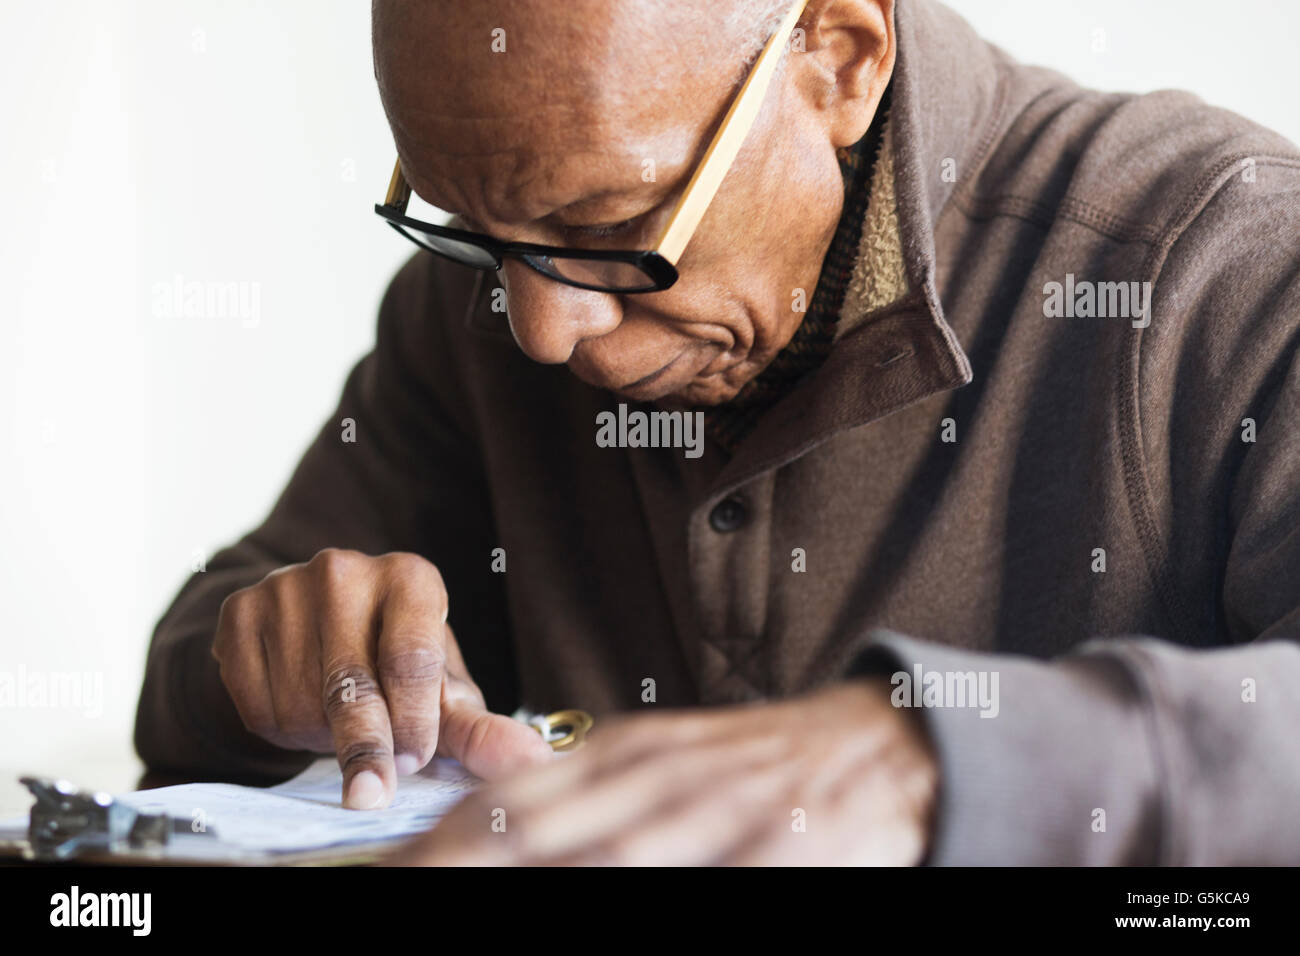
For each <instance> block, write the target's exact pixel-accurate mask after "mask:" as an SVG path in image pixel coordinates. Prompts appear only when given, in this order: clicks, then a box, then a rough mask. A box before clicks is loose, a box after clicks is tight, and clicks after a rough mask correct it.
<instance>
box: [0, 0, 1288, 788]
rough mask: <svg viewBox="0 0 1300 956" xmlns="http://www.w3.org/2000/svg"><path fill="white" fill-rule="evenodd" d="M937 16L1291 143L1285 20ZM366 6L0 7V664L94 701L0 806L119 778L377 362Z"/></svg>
mask: <svg viewBox="0 0 1300 956" xmlns="http://www.w3.org/2000/svg"><path fill="white" fill-rule="evenodd" d="M952 5H953V6H955V7H956V8H957V9H959V10H960V11H961V12H962V13H963V14H964V15H966V16H967V17H968V18H969V19H970V20H971V21H972V22H973V23H974V24H975V26H976V27H977V28H978V29H979V30H980V31H981V32H982V33H983V34H984V35H985V36H987V37H989V38H990V39H992V40H994V41H995V42H997V43H999V44H1000V45H1001V46H1003V47H1004V48H1005V49H1007V50H1009V51H1010V52H1011V53H1012V54H1014V55H1016V56H1018V57H1019V58H1021V59H1023V60H1027V61H1032V62H1037V63H1042V64H1046V65H1050V66H1054V67H1056V68H1058V69H1061V70H1063V71H1065V72H1067V73H1069V74H1071V75H1072V76H1074V77H1076V78H1077V79H1079V80H1080V81H1082V82H1083V83H1085V84H1087V85H1090V86H1095V87H1100V88H1104V89H1116V90H1118V89H1131V90H1143V91H1144V90H1152V89H1159V88H1166V87H1178V88H1184V89H1190V90H1193V91H1194V92H1197V93H1199V94H1200V95H1201V96H1202V97H1204V98H1205V99H1207V100H1209V101H1211V102H1213V103H1216V104H1219V105H1223V106H1227V107H1230V108H1232V109H1235V110H1237V111H1238V112H1241V113H1243V114H1245V115H1247V116H1250V117H1251V118H1253V119H1256V120H1258V121H1260V122H1262V123H1264V124H1266V125H1269V126H1272V127H1274V128H1276V129H1278V130H1280V131H1281V132H1283V133H1285V134H1286V135H1287V136H1289V137H1290V138H1291V139H1292V140H1293V141H1300V107H1297V105H1296V103H1295V99H1294V97H1295V95H1296V89H1297V84H1296V75H1297V73H1296V59H1297V55H1298V52H1300V51H1297V48H1296V46H1295V44H1296V38H1297V36H1300V4H1296V3H1295V2H1293V0H1236V2H1234V3H1231V4H1224V3H1222V2H1219V0H1071V2H1065V0H957V2H954V3H952ZM369 7H370V5H369V3H366V2H364V0H350V2H342V0H338V2H321V0H293V2H289V0H281V2H276V3H272V2H260V3H258V2H251V0H243V2H216V0H206V2H194V0H186V2H177V0H150V2H139V3H128V2H111V0H96V2H88V0H86V2H74V0H42V2H40V3H17V2H7V3H5V4H4V6H3V8H2V9H0V78H2V82H3V89H4V94H3V98H2V99H0V210H2V211H0V544H2V546H3V549H2V550H0V581H3V585H2V590H0V672H9V673H10V674H13V675H15V676H16V675H17V674H18V671H19V669H20V668H26V670H27V672H28V673H31V672H89V673H91V674H94V675H100V679H102V681H103V691H104V699H103V706H102V713H100V714H90V715H88V714H86V713H85V712H84V711H79V710H75V709H66V708H65V709H54V710H51V709H33V708H17V709H15V708H4V707H0V811H5V810H8V811H12V810H15V809H20V808H22V807H23V806H25V801H24V800H23V799H22V797H21V791H20V790H18V789H17V788H16V787H15V786H14V784H13V783H12V782H11V781H12V779H13V777H15V776H16V775H17V773H19V772H31V771H36V772H46V773H63V774H66V775H68V776H71V777H73V778H74V779H76V780H78V781H79V782H83V783H86V784H89V785H95V786H102V787H106V788H130V787H131V786H132V784H133V774H134V772H135V767H134V765H133V764H132V763H131V747H130V731H131V724H132V718H133V714H134V709H135V703H136V695H137V692H138V688H139V681H140V676H141V672H142V666H143V662H144V655H145V647H146V644H147V641H148V637H149V634H150V632H151V630H152V627H153V623H154V621H155V620H156V618H157V617H158V615H159V614H160V613H161V612H162V611H163V609H164V608H165V607H166V605H167V603H168V602H169V600H170V598H171V596H172V595H173V594H174V592H175V590H176V589H177V588H178V587H179V586H180V584H181V583H182V581H183V580H184V578H185V577H186V575H187V573H188V570H189V567H190V564H191V562H192V560H193V556H194V555H195V554H196V553H199V554H210V553H211V552H212V551H213V550H215V549H216V548H217V547H219V546H220V545H222V544H223V543H226V542H228V541H230V540H232V539H233V538H235V537H236V536H238V535H239V534H240V533H242V532H243V531H244V530H246V529H248V528H250V527H252V526H253V525H255V524H256V523H258V522H259V521H260V520H261V518H262V516H263V515H264V514H265V512H266V510H267V509H268V508H269V507H270V505H271V503H272V502H273V500H274V498H275V496H276V494H277V492H278V491H279V489H280V487H281V486H282V485H283V483H284V481H285V480H286V478H287V477H288V474H289V472H290V470H291V468H292V466H293V464H294V462H295V461H296V459H297V457H298V455H299V454H300V453H301V451H302V450H303V448H304V447H305V446H306V444H307V442H308V440H309V439H310V438H311V436H312V435H313V433H314V432H315V431H316V429H317V428H318V427H319V426H320V424H321V422H322V421H323V420H324V417H325V416H326V415H327V414H328V413H329V412H330V411H331V410H332V408H333V405H334V403H335V401H336V399H337V395H338V391H339V388H340V386H341V384H342V381H343V378H344V375H345V374H346V372H347V370H348V368H349V367H350V366H351V364H352V363H353V362H354V361H355V360H356V359H357V358H358V357H360V356H361V355H362V354H363V353H364V352H365V351H366V350H367V348H368V347H369V344H370V342H371V339H372V334H373V321H374V311H375V308H376V306H377V304H378V300H379V296H380V295H381V293H382V291H383V288H384V286H385V284H386V282H387V279H388V277H389V276H390V275H391V273H392V272H393V271H394V269H395V268H396V267H397V265H398V264H399V263H400V262H401V261H402V260H403V259H405V257H406V256H407V255H408V250H407V248H406V246H405V245H404V244H403V243H402V240H399V238H398V237H397V236H396V235H395V234H393V233H392V232H391V231H390V230H389V229H387V228H386V227H384V226H382V225H381V224H380V223H379V222H378V220H377V219H376V217H375V216H374V214H373V212H372V211H371V207H372V205H373V203H374V202H376V201H378V200H379V199H380V198H381V197H382V194H383V191H384V189H385V187H386V186H387V182H388V175H389V172H390V170H391V168H392V162H393V147H392V140H391V137H390V134H389V132H388V128H387V126H386V124H385V121H384V117H383V113H382V111H381V109H380V105H379V100H378V96H377V94H376V92H375V89H374V78H373V73H372V65H371V60H370V40H369ZM1098 30H1101V31H1104V33H1103V34H1102V38H1103V42H1102V44H1101V47H1102V48H1101V50H1100V52H1098V51H1097V50H1095V49H1094V46H1095V45H1096V44H1097V40H1098V36H1099V35H1098V34H1097V32H1096V31H1098ZM432 68H435V69H436V66H433V67H432ZM177 276H180V277H181V281H182V282H187V283H188V282H195V281H197V282H203V283H226V282H236V283H244V284H245V285H244V289H245V290H246V291H248V292H249V293H250V294H251V290H252V289H253V287H254V285H256V288H257V292H258V295H259V301H258V305H259V310H258V314H257V316H256V322H253V321H251V320H250V321H242V320H241V319H240V318H238V317H231V318H218V317H211V316H209V317H206V318H184V317H180V316H168V315H167V314H166V311H165V309H160V308H159V303H158V301H157V290H156V288H155V287H156V286H159V285H161V287H162V288H163V289H166V288H169V287H170V286H171V284H173V283H174V282H175V281H176V277H177Z"/></svg>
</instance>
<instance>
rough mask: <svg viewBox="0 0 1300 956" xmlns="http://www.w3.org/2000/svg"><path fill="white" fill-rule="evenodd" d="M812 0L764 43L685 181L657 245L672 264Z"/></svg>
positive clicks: (801, 3) (801, 0)
mask: <svg viewBox="0 0 1300 956" xmlns="http://www.w3.org/2000/svg"><path fill="white" fill-rule="evenodd" d="M807 3H808V0H796V2H795V4H794V6H792V7H791V8H790V12H789V13H787V14H786V15H785V19H784V20H782V21H781V26H780V27H778V28H777V31H776V33H774V34H773V35H772V38H771V39H770V40H768V41H767V46H765V47H763V52H762V53H760V54H759V56H758V60H757V62H756V63H755V64H754V68H753V69H752V70H750V73H749V76H748V77H746V78H745V84H744V85H743V86H742V87H741V88H740V93H739V94H737V96H736V99H735V102H733V103H732V104H731V109H729V110H727V115H726V116H724V117H723V119H722V125H721V126H720V127H718V132H717V133H716V134H715V135H714V137H713V142H712V143H710V144H709V148H708V151H707V152H706V153H705V154H704V159H703V160H701V162H700V165H699V167H698V168H697V169H696V170H695V175H693V176H692V177H691V181H690V182H689V183H687V184H686V190H685V192H683V193H682V197H681V199H679V200H678V201H677V208H675V209H674V210H673V212H672V216H671V217H669V219H668V224H667V225H666V226H665V227H664V231H663V234H662V235H661V236H660V237H659V242H658V243H657V244H656V247H655V251H656V252H658V253H659V254H660V255H661V256H663V257H664V258H665V259H667V260H668V261H669V262H671V263H672V264H673V265H677V260H678V259H679V258H681V254H682V252H683V251H685V249H686V244H687V243H688V242H689V241H690V239H691V236H692V235H693V234H694V232H695V227H696V226H698V225H699V224H700V220H701V219H703V218H704V212H705V210H707V209H708V208H709V203H711V202H712V201H713V197H714V196H715V195H716V194H717V192H718V187H719V186H721V185H722V180H723V179H724V178H725V177H726V175H727V170H729V169H730V168H731V164H732V162H733V161H734V160H735V158H736V154H737V153H739V152H740V147H741V145H742V144H743V143H744V142H745V137H746V136H748V135H749V130H750V127H751V126H753V125H754V120H755V118H756V117H757V116H758V111H759V110H760V109H761V108H762V106H763V98H764V95H765V94H766V93H767V87H768V84H769V83H771V81H772V74H773V73H774V72H775V70H776V64H777V62H778V61H779V60H780V59H781V54H782V52H783V51H784V49H785V44H786V40H787V39H788V38H789V36H790V34H791V33H792V32H794V28H795V24H797V23H798V22H799V17H800V16H802V15H803V10H804V7H805V6H807Z"/></svg>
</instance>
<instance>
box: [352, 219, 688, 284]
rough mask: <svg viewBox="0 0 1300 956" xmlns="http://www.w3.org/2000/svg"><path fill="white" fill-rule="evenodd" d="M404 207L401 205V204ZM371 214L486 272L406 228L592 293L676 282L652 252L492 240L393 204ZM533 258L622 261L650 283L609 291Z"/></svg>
mask: <svg viewBox="0 0 1300 956" xmlns="http://www.w3.org/2000/svg"><path fill="white" fill-rule="evenodd" d="M403 205H405V203H403ZM375 212H376V213H378V214H379V215H380V216H382V217H383V219H384V220H385V221H386V222H387V223H388V224H389V225H390V226H392V227H393V228H394V229H396V230H397V231H398V232H399V233H401V234H402V235H404V236H405V237H406V238H407V239H410V240H411V241H412V242H414V243H415V244H416V245H418V246H420V247H421V248H424V249H428V251H430V252H433V253H434V254H435V255H440V256H442V257H443V258H446V259H449V260H451V261H452V262H455V263H457V264H458V265H464V266H468V267H469V268H471V269H486V268H487V266H486V265H483V266H476V265H474V264H473V263H469V262H461V261H460V260H458V259H456V258H454V257H452V256H449V255H447V253H445V252H439V251H437V250H434V249H429V247H428V246H427V245H425V244H424V243H423V242H421V241H420V240H419V239H418V238H416V237H415V236H413V235H411V233H409V232H407V231H406V230H407V229H414V230H416V231H417V232H424V233H428V234H429V235H432V236H439V237H441V238H443V239H453V240H455V241H456V242H463V243H466V244H467V245H471V246H474V247H476V248H478V249H482V250H483V251H484V252H486V253H487V254H488V255H490V256H491V257H492V260H493V263H494V268H496V269H500V268H501V265H502V263H503V261H504V260H505V259H507V258H513V259H519V260H520V261H522V262H523V263H524V264H525V265H527V266H529V267H530V268H532V269H534V270H535V271H537V272H540V273H541V274H542V275H544V276H546V278H548V279H554V280H555V281H556V282H563V283H564V284H565V285H571V286H574V287H575V288H578V289H589V290H591V291H593V292H606V293H618V294H628V295H632V294H636V293H643V292H662V291H663V290H664V289H668V288H671V287H672V285H673V283H675V282H676V281H677V277H678V272H677V267H676V266H674V265H673V264H672V263H671V262H669V261H668V260H667V259H665V258H664V257H663V256H662V255H660V254H659V253H658V252H655V251H653V250H623V249H575V248H573V247H572V246H545V245H540V244H538V243H534V242H502V241H501V240H499V239H493V238H492V237H491V236H487V235H484V234H483V233H480V232H470V231H468V230H465V229H453V228H452V227H451V226H435V225H434V224H433V223H431V222H424V221H422V220H420V219H413V218H411V217H410V216H407V215H404V214H403V213H402V212H401V210H399V208H398V207H397V204H395V203H394V204H391V205H380V204H378V203H376V204H375ZM530 256H537V257H543V258H548V259H595V260H598V261H601V262H626V263H628V264H629V265H632V266H635V267H636V268H638V269H640V270H641V272H642V273H644V274H645V276H646V277H647V279H649V281H650V284H649V285H646V286H644V287H640V288H631V289H610V288H609V287H607V286H597V285H591V284H589V283H585V282H579V281H578V280H576V279H570V278H569V277H568V276H564V275H560V274H557V273H555V272H548V271H547V270H545V269H543V268H542V267H541V266H539V265H538V264H537V263H536V262H533V261H532V260H531V259H530V258H529V257H530Z"/></svg>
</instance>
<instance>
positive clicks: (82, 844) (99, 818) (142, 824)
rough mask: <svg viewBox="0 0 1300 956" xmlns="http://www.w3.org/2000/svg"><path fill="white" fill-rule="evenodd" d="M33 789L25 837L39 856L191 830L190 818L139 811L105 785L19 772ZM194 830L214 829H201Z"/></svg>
mask: <svg viewBox="0 0 1300 956" xmlns="http://www.w3.org/2000/svg"><path fill="white" fill-rule="evenodd" d="M20 782H21V783H22V784H23V785H24V786H26V787H27V789H28V790H30V791H31V792H32V796H34V797H35V798H36V803H35V805H33V807H32V812H31V818H30V822H29V823H28V827H27V842H28V845H29V847H30V849H31V853H32V854H33V855H34V856H35V857H36V859H38V860H50V861H56V860H69V859H72V858H74V857H76V856H79V855H81V854H83V853H109V854H117V853H124V852H133V851H134V852H138V851H141V850H145V851H148V850H157V849H161V848H162V847H164V846H166V845H167V844H168V842H169V841H170V839H171V836H172V835H173V834H177V833H185V834H187V835H188V834H190V833H191V832H193V831H192V828H191V825H190V824H191V821H189V820H182V819H178V818H176V817H169V816H167V815H166V814H160V813H141V812H140V811H139V810H137V809H136V808H135V807H132V806H129V805H127V804H125V803H122V802H121V801H120V800H115V799H113V797H112V796H111V795H110V794H107V793H104V792H103V791H91V790H78V789H77V788H76V787H75V786H73V785H72V784H71V783H69V782H68V781H66V780H51V779H47V778H43V777H21V778H20ZM195 835H213V834H212V832H211V831H203V832H201V833H196V834H195Z"/></svg>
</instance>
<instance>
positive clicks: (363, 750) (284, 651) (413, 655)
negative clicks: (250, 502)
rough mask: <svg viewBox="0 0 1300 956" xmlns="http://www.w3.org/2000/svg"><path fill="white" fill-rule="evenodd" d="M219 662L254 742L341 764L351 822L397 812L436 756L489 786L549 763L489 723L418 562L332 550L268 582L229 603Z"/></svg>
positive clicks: (493, 717)
mask: <svg viewBox="0 0 1300 956" xmlns="http://www.w3.org/2000/svg"><path fill="white" fill-rule="evenodd" d="M212 653H213V656H214V657H216V659H217V661H218V662H219V663H220V665H221V680H222V681H223V682H224V684H225V685H226V689H227V690H228V691H229V692H230V696H231V698H232V699H233V700H234V702H235V707H236V708H237V709H238V711H239V716H240V717H241V718H242V719H243V721H244V725H245V726H246V727H248V729H249V730H250V731H252V732H253V733H255V734H258V735H259V736H261V737H264V738H266V739H267V740H269V741H271V743H273V744H276V745H277V746H280V747H286V748H289V749H292V750H315V751H317V752H321V753H331V752H332V753H337V754H338V759H339V766H340V767H342V769H343V795H344V796H343V800H344V804H345V805H346V806H348V807H351V808H352V809H354V810H368V809H374V808H377V807H383V806H387V805H388V803H389V802H390V801H391V800H392V798H393V791H394V789H395V787H396V783H397V776H398V775H399V774H402V775H405V774H412V773H415V772H416V771H418V770H419V769H420V768H421V767H423V766H425V764H427V763H428V762H429V761H430V759H432V758H433V756H434V754H435V752H436V753H438V754H442V755H446V756H451V757H455V758H456V759H457V760H459V761H460V762H461V763H462V764H464V765H465V767H466V768H467V769H469V770H470V771H471V772H472V773H475V774H478V775H479V776H480V777H483V778H485V779H492V778H495V777H499V776H502V775H504V774H507V773H509V772H511V771H513V770H516V769H519V768H520V767H522V766H527V765H530V764H533V763H537V762H542V761H548V760H550V759H551V757H552V753H551V748H550V747H549V746H548V745H547V744H546V743H545V742H544V741H543V740H542V738H541V735H540V734H538V733H537V731H536V730H534V729H533V728H531V727H528V726H526V725H524V724H521V723H519V722H518V721H515V720H511V719H510V718H509V717H504V716H502V715H500V714H491V713H489V712H488V711H487V708H486V707H485V705H484V702H483V694H482V693H481V692H480V691H479V689H478V687H477V686H476V685H475V684H474V681H473V680H472V679H471V678H470V676H469V673H468V671H466V669H465V662H464V660H463V659H462V657H461V654H460V648H458V647H457V646H456V638H455V637H454V636H453V634H452V632H451V627H450V626H449V625H448V624H447V592H446V589H445V588H444V587H443V583H442V576H441V575H440V574H439V573H438V569H437V568H435V567H434V566H433V565H432V564H430V563H429V562H428V561H426V560H424V559H423V558H421V557H419V556H418V555H414V554H399V553H394V554H386V555H383V556H381V557H377V558H372V557H367V556H366V555H363V554H358V553H356V552H353V551H338V550H333V549H331V550H326V551H321V552H320V553H319V554H317V555H316V556H315V557H314V558H312V559H311V560H310V561H309V562H307V563H306V564H295V565H291V566H289V567H286V568H281V569H280V570H278V571H275V572H272V573H271V574H268V575H267V576H266V577H265V578H263V579H262V580H261V581H260V582H258V583H257V584H255V585H253V586H252V587H247V588H244V589H242V590H240V591H236V592H235V593H234V594H232V595H230V596H229V597H228V598H226V601H225V603H224V604H222V606H221V617H220V619H219V621H218V623H217V633H216V638H215V639H214V641H213V645H212Z"/></svg>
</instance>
